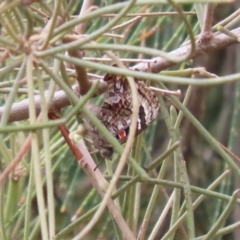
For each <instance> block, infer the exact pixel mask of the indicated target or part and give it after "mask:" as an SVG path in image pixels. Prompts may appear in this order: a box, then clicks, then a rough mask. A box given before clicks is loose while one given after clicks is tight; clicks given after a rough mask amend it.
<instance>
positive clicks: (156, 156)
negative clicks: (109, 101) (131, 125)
mask: <svg viewBox="0 0 240 240" xmlns="http://www.w3.org/2000/svg"><path fill="white" fill-rule="evenodd" d="M87 2H89V4H90V6H91V10H89V11H88V12H87V13H86V14H81V15H80V16H77V14H78V13H79V12H80V9H81V7H82V6H83V5H84V4H82V2H80V1H73V0H71V1H65V0H62V1H53V2H49V1H44V0H42V1H27V0H26V1H25V0H22V1H21V2H20V1H3V2H1V4H0V19H1V34H0V47H1V57H0V63H1V69H0V76H1V82H0V92H1V93H2V94H1V97H0V104H1V106H2V107H0V117H1V125H0V156H1V161H0V168H1V175H0V187H1V189H0V191H1V194H0V239H2V240H7V239H25V240H26V239H28V240H30V239H55V240H57V239H75V240H76V239H80V237H79V234H82V233H83V231H84V230H83V229H84V227H85V226H87V225H88V223H89V222H90V221H91V220H92V219H93V215H94V213H95V212H96V210H97V209H98V207H99V205H100V203H101V200H102V197H103V195H104V194H102V195H101V191H102V192H103V193H105V192H106V189H104V187H103V186H102V185H101V180H100V179H98V183H96V185H94V182H93V180H94V177H93V178H91V176H90V175H88V174H87V172H86V169H85V167H84V166H80V165H79V162H77V161H76V158H75V157H76V156H74V155H73V153H72V152H71V151H70V149H69V146H68V145H67V144H66V141H65V139H64V138H63V136H62V134H61V132H60V131H59V129H58V127H59V126H60V125H63V124H65V125H66V126H67V128H68V129H69V130H70V131H73V130H76V129H77V126H78V124H79V122H81V117H79V112H84V113H85V114H87V115H89V116H90V117H89V118H90V119H91V120H93V122H94V121H95V122H94V123H95V124H96V127H97V128H99V131H100V132H101V133H103V134H106V136H107V138H108V139H110V140H111V139H112V141H111V142H112V144H113V145H114V147H115V150H116V153H115V154H114V156H113V159H112V161H111V162H110V161H106V162H103V163H101V164H100V165H99V170H100V171H101V172H102V173H103V174H104V176H105V178H106V179H108V180H110V179H112V178H114V176H115V174H116V169H118V162H119V161H118V160H119V159H120V157H123V154H122V153H123V152H124V147H125V146H120V144H119V143H118V142H117V140H116V139H114V138H113V136H112V135H111V134H110V133H109V132H108V131H106V129H105V128H104V127H103V125H102V124H101V123H99V121H97V119H94V116H92V117H91V112H90V111H89V110H87V108H86V106H87V104H88V103H89V102H90V101H91V103H95V104H99V103H100V102H101V101H102V99H103V96H102V95H101V96H98V97H96V98H93V97H92V96H93V94H95V93H96V92H97V91H96V90H97V88H98V90H99V89H101V87H102V86H101V83H102V82H100V83H99V84H98V85H97V84H91V86H90V87H89V88H88V91H87V92H86V93H84V96H81V97H79V92H78V95H77V94H76V92H77V91H76V90H74V91H72V88H69V86H71V87H73V89H76V85H78V84H79V85H80V88H81V90H82V88H83V87H84V86H85V85H84V84H85V83H89V82H88V80H89V81H90V82H91V83H96V82H97V81H96V79H100V80H102V78H103V76H104V75H105V74H106V73H107V72H113V73H116V74H122V75H127V76H130V77H140V78H144V80H146V79H148V81H149V83H150V85H153V86H154V87H157V88H162V89H165V90H166V89H171V90H173V91H175V90H177V89H178V88H180V89H181V96H180V97H176V96H174V95H172V94H171V93H167V94H165V95H164V96H162V94H160V96H159V101H160V103H161V111H160V113H159V117H158V118H157V119H156V120H155V121H154V122H153V123H152V124H151V126H149V127H148V128H147V129H146V130H145V131H144V132H143V133H141V134H140V135H139V136H137V137H136V139H135V142H134V145H133V148H132V152H131V157H129V160H128V163H129V164H126V165H125V167H124V169H123V171H122V172H121V176H120V177H119V179H118V182H117V185H116V187H115V190H114V193H113V194H112V198H113V199H114V200H115V207H116V206H117V207H119V209H120V210H121V213H122V216H123V219H124V220H121V221H122V222H125V223H127V226H128V228H129V229H130V230H131V231H132V232H133V234H134V235H135V236H136V238H137V236H138V237H139V238H138V239H213V238H219V239H220V238H221V237H222V236H224V235H226V234H229V233H232V234H233V233H234V231H235V230H236V228H237V224H239V223H238V222H237V219H236V218H235V217H234V216H232V215H231V214H232V212H233V209H234V207H235V205H236V204H239V203H240V199H239V198H238V194H239V193H238V190H236V189H237V187H235V186H234V183H236V182H239V176H240V170H239V168H238V166H237V164H236V163H235V159H234V157H233V156H232V154H231V152H230V153H229V152H227V151H225V149H224V147H223V146H222V145H221V144H220V143H219V142H221V143H222V144H223V145H225V146H227V148H228V149H229V150H230V151H232V152H236V145H237V137H238V128H239V124H238V123H239V117H240V116H239V102H240V101H239V96H240V94H239V90H240V84H239V82H237V83H236V84H234V85H233V83H228V82H231V81H233V80H239V76H238V74H236V75H234V76H231V75H228V74H229V73H232V72H231V71H235V72H236V71H237V70H238V69H239V66H238V65H237V64H238V63H239V62H240V61H238V62H237V63H236V64H235V63H234V64H235V65H234V64H233V63H232V62H231V64H229V62H228V61H230V60H226V61H225V62H223V60H224V59H223V58H222V57H221V64H220V63H219V53H218V52H216V53H214V54H212V55H210V54H208V57H209V59H208V60H206V59H203V58H201V57H199V55H201V54H200V53H199V52H197V51H198V50H197V47H199V46H201V44H203V45H204V44H206V46H205V47H206V49H208V47H209V46H208V43H205V42H204V41H203V42H200V43H198V42H196V41H195V39H196V38H197V35H198V34H200V33H201V30H202V29H203V26H204V24H205V22H204V21H205V20H204V17H203V16H204V13H206V12H207V11H208V10H207V8H206V5H204V4H200V3H198V4H195V5H194V4H192V2H191V1H185V4H184V5H177V4H176V2H174V1H170V0H169V1H168V4H163V3H166V1H126V2H121V1H119V3H115V2H114V1H96V2H95V5H96V6H98V8H94V6H92V5H93V3H91V1H84V3H87ZM201 2H202V1H201ZM205 2H206V3H207V2H209V1H205ZM212 2H214V1H212ZM215 2H219V1H215ZM207 5H211V4H208V3H207ZM231 6H233V5H231ZM222 7H223V6H222V5H220V6H219V8H217V10H216V12H217V13H218V12H220V11H221V9H222ZM229 8H230V7H229ZM195 9H196V10H197V13H198V15H197V16H196V14H195V12H194V11H195ZM183 10H184V11H183ZM113 13H115V14H114V15H112V14H113ZM152 13H157V14H155V15H154V14H152ZM74 14H75V15H74ZM108 14H109V15H108ZM127 14H135V15H130V16H125V15H127ZM144 14H145V15H144ZM227 15H230V12H229V13H227ZM139 16H141V17H139ZM134 18H135V20H134V21H132V22H129V23H128V24H125V23H126V22H127V21H130V20H132V19H134ZM225 18H226V19H227V16H222V17H221V19H225ZM199 19H200V20H199ZM228 20H229V21H228V22H226V23H222V24H221V25H222V26H223V27H224V26H225V24H229V25H230V24H231V23H232V22H234V20H235V18H233V17H232V18H231V17H230V18H229V19H228ZM217 21H219V19H217ZM76 26H81V27H83V28H82V29H83V30H82V32H80V33H79V32H77V28H76ZM200 26H201V27H200ZM230 29H231V28H226V29H225V30H224V31H225V33H226V34H228V35H229V32H227V31H228V30H230ZM213 33H214V36H218V35H219V34H220V32H218V31H217V28H216V27H215V28H214V30H213ZM230 36H231V38H234V37H236V36H234V35H230ZM200 37H201V36H200ZM198 39H199V38H198ZM203 40H204V39H203ZM182 44H185V45H183V48H184V46H191V47H189V49H190V50H191V51H190V53H186V54H185V55H184V56H179V55H174V53H173V54H172V55H169V54H166V52H170V51H172V50H174V49H178V48H179V47H180V45H182ZM198 44H199V45H198ZM78 50H79V52H80V51H81V54H82V59H81V58H78V57H77V56H76V55H75V54H76V52H78ZM210 50H211V49H210V47H209V51H210ZM71 51H72V52H71ZM224 51H226V50H224ZM66 52H68V55H69V56H66V54H65V53H66ZM206 53H208V51H206ZM113 54H114V55H113ZM189 54H190V55H189ZM220 54H223V52H221V53H220ZM225 54H227V53H226V52H225ZM234 54H235V56H236V59H238V60H239V51H236V52H235V53H234ZM80 56H81V55H80ZM221 56H222V55H221ZM156 57H157V58H156ZM159 57H162V58H161V59H160V58H159ZM192 57H196V58H195V59H194V61H193V63H192V62H188V60H189V59H191V58H192ZM119 59H120V62H124V63H125V65H127V66H128V67H133V68H134V67H136V65H137V67H138V68H140V69H139V70H141V71H130V70H128V69H124V68H115V67H112V64H113V63H118V64H119V62H118V60H119ZM161 61H165V62H168V64H169V62H170V63H171V64H169V65H167V67H164V66H160V64H161ZM173 62H177V63H173ZM222 62H223V63H222ZM138 63H142V65H141V64H138ZM143 63H145V65H144V64H143ZM148 63H150V64H152V65H151V67H148V68H149V69H148V70H151V71H146V70H147V69H146V66H147V65H148ZM154 64H155V65H156V66H158V67H159V66H160V68H159V69H160V70H165V69H166V68H168V69H167V70H165V71H162V72H161V73H160V74H158V71H156V70H154V67H153V65H154ZM189 64H191V66H190V67H191V68H189ZM72 65H73V66H72ZM155 65H154V66H155ZM199 65H200V67H202V66H203V67H206V69H207V70H204V69H203V68H200V67H199ZM233 65H234V66H233ZM144 67H145V68H144ZM74 69H75V70H74ZM232 69H234V70H232ZM236 69H237V70H236ZM78 70H80V72H81V74H82V75H79V72H78ZM82 70H83V71H82ZM160 70H159V71H160ZM85 71H86V72H87V73H88V79H87V80H86V79H85V80H86V82H84V80H82V79H84V73H85ZM143 71H145V72H143ZM76 72H77V73H76ZM210 72H212V73H214V74H221V75H227V76H225V77H219V78H215V77H216V76H215V75H214V74H212V73H210ZM93 74H94V75H93ZM81 80H82V81H81ZM129 81H130V82H131V78H130V80H129ZM193 85H195V86H193ZM200 85H201V86H200ZM210 85H213V86H211V87H210ZM46 90H48V91H46ZM102 92H103V91H102ZM233 92H234V94H233ZM59 93H61V95H58V94H59ZM56 96H58V97H56ZM53 106H55V107H56V106H57V107H58V109H56V108H53ZM60 111H61V114H60ZM40 112H41V114H40ZM49 113H50V114H51V113H54V114H55V115H57V116H60V117H58V118H57V119H55V120H54V121H53V118H51V119H50V114H49ZM87 145H88V143H87ZM89 145H90V146H89V150H90V152H91V151H93V146H91V144H89ZM119 153H120V154H119ZM83 155H84V154H83ZM92 157H93V158H94V159H95V160H96V161H97V164H98V162H99V161H101V160H102V158H101V157H100V155H99V154H98V153H94V152H93V153H92ZM84 158H87V157H86V156H85V155H84ZM78 160H79V159H78ZM140 166H142V167H143V168H141V167H140ZM228 169H230V170H231V172H230V171H229V170H228ZM145 170H146V171H145ZM97 172H98V170H96V172H94V174H96V176H97ZM98 184H99V186H100V187H99V188H98V187H96V186H97V185H98ZM235 185H236V184H235ZM200 203H202V204H201V205H200ZM199 205H200V206H199ZM107 206H108V210H105V211H104V212H103V214H102V215H101V216H100V217H99V218H98V221H97V222H96V223H95V224H94V225H93V227H92V228H91V230H90V232H89V233H88V235H87V236H84V237H83V238H81V239H100V238H101V239H125V237H126V235H125V234H126V232H127V231H126V232H124V231H123V230H122V228H121V224H119V222H120V220H117V219H116V216H115V215H114V214H113V211H116V209H113V210H112V209H110V208H109V205H107ZM117 209H118V208H117ZM115 213H116V212H115ZM116 215H117V214H116ZM226 222H227V224H226ZM227 236H228V237H229V238H228V239H230V237H232V238H234V237H233V235H231V236H230V235H227Z"/></svg>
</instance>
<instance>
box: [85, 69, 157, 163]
mask: <svg viewBox="0 0 240 240" xmlns="http://www.w3.org/2000/svg"><path fill="white" fill-rule="evenodd" d="M103 80H104V81H105V82H106V83H107V85H108V91H107V94H106V98H105V100H104V102H103V103H102V105H101V106H100V107H98V106H95V105H91V106H90V109H91V110H92V112H93V113H94V114H95V116H96V117H97V118H98V119H99V120H100V121H101V122H102V123H103V125H104V126H105V127H106V128H107V129H108V130H109V132H110V133H111V134H112V135H113V136H114V137H115V138H116V139H118V141H119V142H120V143H121V144H123V143H125V142H126V140H127V137H128V133H129V128H130V124H131V116H132V93H131V88H130V86H129V83H128V81H127V78H126V77H125V76H120V75H115V74H111V73H107V74H106V76H105V77H104V79H103ZM134 82H135V84H136V88H137V93H138V103H139V111H138V120H137V129H136V133H135V135H138V134H139V133H140V132H142V131H143V130H144V129H145V128H146V127H147V126H148V125H149V124H150V123H151V122H152V121H153V120H154V119H155V118H156V117H157V115H158V112H159V109H160V105H159V101H158V98H157V97H156V95H155V93H154V92H153V91H152V90H151V89H150V88H149V87H148V86H147V85H146V83H145V82H144V81H142V80H139V79H137V78H134ZM84 127H85V129H86V130H87V137H88V138H89V139H90V140H91V141H92V144H93V145H94V147H95V148H96V149H97V150H99V152H100V154H101V155H102V156H103V157H104V158H107V159H110V158H111V156H112V154H113V150H114V149H113V147H112V146H111V144H110V143H109V142H108V141H107V140H106V139H105V138H104V137H103V136H102V135H101V134H100V133H99V132H98V130H97V129H96V128H95V127H94V126H93V125H92V124H91V123H90V121H88V120H87V119H85V120H84Z"/></svg>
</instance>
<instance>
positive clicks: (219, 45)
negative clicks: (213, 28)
mask: <svg viewBox="0 0 240 240" xmlns="http://www.w3.org/2000/svg"><path fill="white" fill-rule="evenodd" d="M231 32H232V33H233V34H235V35H236V36H238V37H240V27H239V28H236V29H234V30H232V31H231ZM234 44H239V42H238V41H237V40H236V38H233V37H229V36H227V35H226V34H219V35H216V36H213V37H212V39H210V41H208V42H204V43H198V44H197V46H196V51H195V53H194V56H192V58H194V57H198V56H201V55H205V54H208V53H209V52H213V51H217V50H220V49H223V48H226V47H228V46H231V45H234ZM190 49H191V46H190V45H189V44H186V45H185V44H184V45H183V46H182V47H180V48H178V49H176V50H173V51H171V52H170V53H169V55H170V56H171V57H176V58H180V57H183V56H187V55H188V53H189V51H190ZM152 60H153V61H154V62H153V63H150V64H149V63H139V64H136V65H135V66H133V67H132V69H133V70H134V69H138V70H139V71H141V72H147V71H148V70H149V65H150V69H151V72H152V73H159V72H161V71H162V70H164V69H167V68H169V67H172V66H174V65H176V63H175V62H172V61H169V60H166V59H164V58H162V57H156V58H153V59H152ZM186 60H189V59H186Z"/></svg>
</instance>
